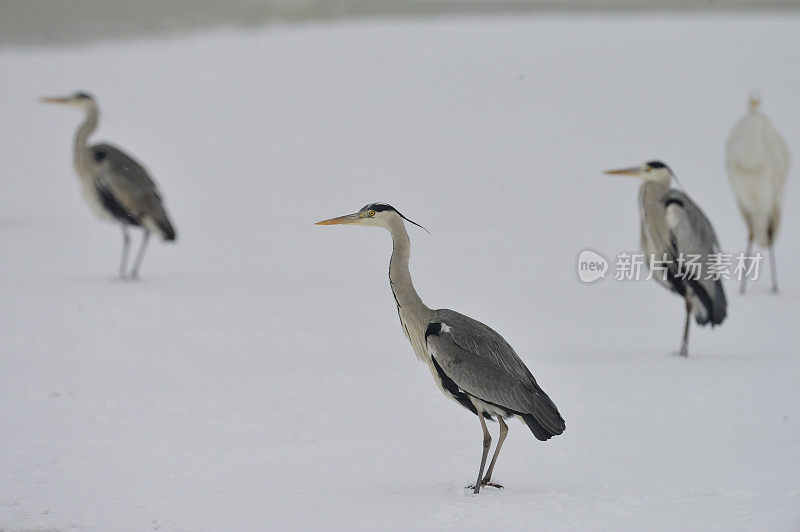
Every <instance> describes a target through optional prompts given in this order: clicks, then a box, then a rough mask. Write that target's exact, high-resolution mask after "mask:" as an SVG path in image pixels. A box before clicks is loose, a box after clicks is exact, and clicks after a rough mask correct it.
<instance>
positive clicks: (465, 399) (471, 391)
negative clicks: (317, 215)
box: [317, 203, 566, 493]
mask: <svg viewBox="0 0 800 532" xmlns="http://www.w3.org/2000/svg"><path fill="white" fill-rule="evenodd" d="M404 220H406V221H408V222H409V223H412V224H414V225H419V224H417V223H415V222H412V221H411V220H409V219H408V218H406V217H405V216H403V215H402V214H400V212H398V211H397V209H395V208H394V207H392V206H391V205H386V204H384V203H371V204H369V205H367V206H365V207H364V208H363V209H361V210H360V211H358V212H356V213H354V214H348V215H346V216H339V217H338V218H331V219H329V220H323V221H321V222H318V223H317V225H336V224H346V225H361V226H373V227H383V228H384V229H386V230H387V231H389V233H390V234H391V236H392V243H393V250H392V257H391V259H390V261H389V286H390V288H391V290H392V294H393V295H394V300H395V303H396V305H397V313H398V315H399V316H400V325H401V326H402V329H403V333H404V334H405V336H406V338H408V341H409V342H410V343H411V346H412V347H413V349H414V353H415V354H416V355H417V358H419V360H421V361H422V362H423V363H425V364H426V365H427V366H428V369H429V370H430V372H431V375H432V376H433V380H434V382H435V383H436V385H437V386H438V387H439V389H440V390H441V391H442V392H443V393H444V394H445V396H447V397H449V398H450V399H452V400H454V401H455V402H456V403H458V404H460V405H461V406H462V407H464V408H466V409H467V410H469V411H470V412H472V413H473V414H476V415H477V416H478V421H479V422H480V425H481V429H482V430H483V453H482V455H481V464H480V468H479V470H478V478H477V481H476V482H475V485H474V486H469V488H470V489H473V492H474V493H478V492H479V491H480V489H481V486H493V487H502V486H500V485H499V484H494V483H492V482H491V479H492V473H493V472H494V467H495V464H496V462H497V457H498V455H499V454H500V448H501V447H502V445H503V442H504V441H505V439H506V435H507V434H508V425H507V424H506V423H505V421H504V420H505V419H508V418H510V417H517V418H518V419H520V420H522V421H523V422H524V423H525V424H526V425H527V426H528V427H529V428H530V430H531V432H533V435H534V436H535V437H536V438H537V439H539V440H541V441H546V440H548V439H550V438H551V437H553V436H556V435H558V434H561V433H562V432H564V429H565V428H566V426H565V424H564V420H563V419H562V417H561V415H560V414H559V412H558V409H557V408H556V405H555V404H553V401H551V400H550V398H549V397H548V396H547V394H546V393H545V392H544V391H543V390H542V389H541V388H540V387H539V385H538V384H537V383H536V379H534V378H533V375H532V374H531V372H530V371H529V370H528V368H527V367H526V366H525V364H524V363H523V362H522V360H520V358H519V356H517V354H516V353H515V352H514V349H512V348H511V346H510V345H508V343H507V342H506V341H505V340H504V339H503V337H502V336H500V335H499V334H498V333H496V332H495V331H494V330H492V329H491V328H490V327H488V326H487V325H484V324H483V323H481V322H479V321H476V320H474V319H472V318H470V317H467V316H464V315H463V314H459V313H458V312H455V311H452V310H447V309H438V310H433V309H430V308H428V307H427V306H425V304H424V303H423V302H422V300H421V299H420V297H419V295H417V292H416V290H415V289H414V284H413V283H412V282H411V274H410V272H409V269H408V263H409V259H410V256H411V241H410V239H409V237H408V233H407V232H406V228H405V224H404V222H403V221H404ZM420 227H421V226H420ZM493 416H494V417H497V421H498V422H499V424H500V436H499V439H498V441H497V447H496V448H495V451H494V455H493V456H492V460H491V463H490V464H489V468H488V469H487V470H486V475H485V476H484V474H483V473H484V468H485V467H486V459H487V457H488V453H489V449H490V446H491V442H492V438H491V435H490V434H489V430H488V429H487V427H486V420H485V418H488V419H490V420H491V419H492V418H493Z"/></svg>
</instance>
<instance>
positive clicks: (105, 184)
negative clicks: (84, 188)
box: [91, 144, 161, 217]
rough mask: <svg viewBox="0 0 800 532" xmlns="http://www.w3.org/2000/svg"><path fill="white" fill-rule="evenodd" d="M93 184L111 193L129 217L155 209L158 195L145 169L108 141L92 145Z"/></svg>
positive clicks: (158, 200) (158, 205)
mask: <svg viewBox="0 0 800 532" xmlns="http://www.w3.org/2000/svg"><path fill="white" fill-rule="evenodd" d="M91 154H92V157H93V159H94V163H95V168H96V174H95V179H96V185H97V186H98V187H99V188H100V189H101V190H103V191H104V192H107V193H109V194H111V195H112V196H113V197H114V199H115V200H116V201H117V203H119V204H120V205H121V206H122V207H123V208H124V209H125V210H126V211H127V212H128V213H129V214H130V215H131V216H133V217H138V216H140V215H141V214H142V213H147V212H148V211H151V210H157V209H158V208H159V207H160V205H161V195H160V194H159V192H158V189H157V188H156V185H155V183H154V182H153V180H152V179H150V176H149V175H148V174H147V171H146V170H145V169H144V168H143V167H142V166H141V165H140V164H139V163H137V162H136V161H135V160H134V159H133V158H132V157H130V156H129V155H127V154H126V153H125V152H123V151H122V150H119V149H117V148H115V147H114V146H111V145H109V144H98V145H95V146H92V153H91Z"/></svg>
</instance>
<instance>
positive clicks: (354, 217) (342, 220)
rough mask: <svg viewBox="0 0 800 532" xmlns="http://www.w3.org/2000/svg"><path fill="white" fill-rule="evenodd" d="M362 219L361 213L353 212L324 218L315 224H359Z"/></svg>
mask: <svg viewBox="0 0 800 532" xmlns="http://www.w3.org/2000/svg"><path fill="white" fill-rule="evenodd" d="M360 221H361V216H359V214H358V213H357V212H355V213H353V214H347V215H345V216H337V217H336V218H330V219H328V220H322V221H321V222H317V223H316V224H315V225H340V224H357V223H359V222H360Z"/></svg>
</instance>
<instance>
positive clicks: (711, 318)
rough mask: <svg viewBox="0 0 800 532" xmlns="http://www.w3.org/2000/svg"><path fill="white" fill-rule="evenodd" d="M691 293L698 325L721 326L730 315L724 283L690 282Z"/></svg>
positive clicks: (690, 296) (690, 297)
mask: <svg viewBox="0 0 800 532" xmlns="http://www.w3.org/2000/svg"><path fill="white" fill-rule="evenodd" d="M689 287H690V288H691V292H690V293H689V294H688V296H689V300H690V301H691V304H692V311H693V312H694V319H695V321H696V322H697V324H698V325H707V324H708V323H709V322H710V323H711V325H712V326H714V325H719V324H721V323H722V322H723V321H725V317H726V316H727V314H728V300H727V299H726V297H725V289H724V288H723V287H722V281H720V280H716V281H710V280H703V281H698V280H689Z"/></svg>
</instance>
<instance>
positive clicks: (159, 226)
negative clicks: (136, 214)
mask: <svg viewBox="0 0 800 532" xmlns="http://www.w3.org/2000/svg"><path fill="white" fill-rule="evenodd" d="M152 211H155V212H153V213H152V214H150V215H147V216H145V217H144V220H143V225H144V226H145V227H147V228H148V229H149V230H150V231H152V232H153V233H156V234H159V235H161V238H163V239H164V240H175V239H176V238H177V235H176V233H175V228H174V227H173V226H172V223H171V222H170V221H169V217H168V216H167V211H165V210H164V208H163V207H161V206H160V205H159V206H158V208H156V209H152Z"/></svg>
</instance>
